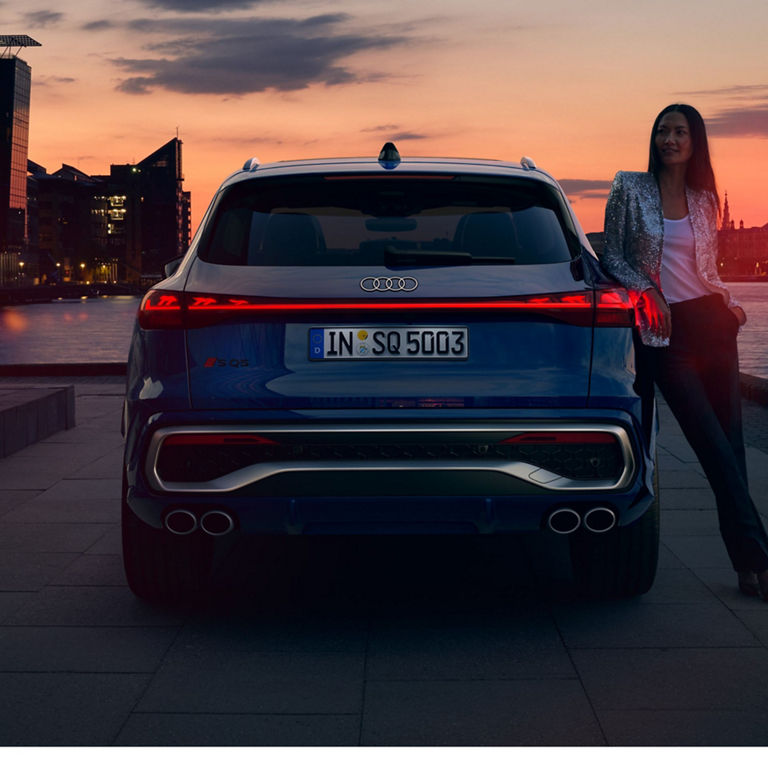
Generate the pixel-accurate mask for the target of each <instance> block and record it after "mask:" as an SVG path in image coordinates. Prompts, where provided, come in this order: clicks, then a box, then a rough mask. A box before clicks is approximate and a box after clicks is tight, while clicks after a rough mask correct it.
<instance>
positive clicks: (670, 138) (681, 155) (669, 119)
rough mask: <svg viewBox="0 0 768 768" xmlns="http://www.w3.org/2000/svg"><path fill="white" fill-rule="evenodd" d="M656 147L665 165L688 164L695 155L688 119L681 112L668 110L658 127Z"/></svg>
mask: <svg viewBox="0 0 768 768" xmlns="http://www.w3.org/2000/svg"><path fill="white" fill-rule="evenodd" d="M654 141H655V142H656V149H657V151H658V153H659V158H660V159H661V162H662V163H663V164H664V165H665V166H673V165H678V164H683V165H684V164H686V163H687V162H688V161H689V160H690V159H691V156H692V155H693V142H692V141H691V130H690V128H689V126H688V120H687V119H686V117H685V115H684V114H682V113H681V112H667V114H666V115H664V116H663V117H662V118H661V120H660V121H659V125H658V127H657V128H656V136H655V137H654Z"/></svg>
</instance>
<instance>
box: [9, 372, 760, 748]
mask: <svg viewBox="0 0 768 768" xmlns="http://www.w3.org/2000/svg"><path fill="white" fill-rule="evenodd" d="M10 383H12V382H10V381H9V380H0V386H3V385H8V384H10ZM58 383H74V384H75V392H76V414H77V426H76V427H75V428H74V429H71V430H68V431H63V432H58V433H56V434H55V435H53V436H51V437H49V438H47V439H45V440H43V441H41V442H38V443H36V444H35V445H32V446H30V447H28V448H25V449H23V450H21V451H19V452H17V453H14V454H12V455H11V456H8V457H6V458H4V459H2V460H0V746H10V745H93V746H95V745H244V746H245V745H285V746H289V745H338V746H345V745H402V746H412V745H435V746H436V745H508V746H516V745H552V746H555V745H766V744H768V605H766V604H763V603H761V602H760V601H757V600H755V599H749V598H746V597H743V596H741V595H740V594H739V593H738V592H737V591H736V589H735V578H734V575H733V573H732V572H731V569H730V565H729V562H728V560H727V557H726V555H725V551H724V547H723V545H722V543H721V541H720V537H719V535H718V532H717V522H716V514H715V511H714V501H713V498H712V494H711V492H710V491H709V489H708V487H707V484H706V482H705V480H704V478H703V476H702V474H701V470H700V468H699V466H698V464H697V463H696V461H695V459H694V457H693V455H692V453H691V451H690V449H689V448H688V447H687V445H686V444H685V442H684V440H683V439H682V437H681V436H680V433H679V431H678V429H677V426H676V424H674V422H673V421H672V420H671V418H669V416H668V414H667V413H666V411H664V412H663V413H662V431H661V435H660V445H661V452H660V455H661V465H662V475H661V486H662V503H663V515H662V549H661V561H660V568H659V573H658V578H657V581H656V584H655V586H654V588H653V589H652V590H651V592H650V593H649V594H647V595H645V596H643V597H641V598H638V599H633V600H627V601H611V602H584V601H580V600H578V599H576V598H575V597H572V596H569V594H568V591H567V589H564V588H562V587H561V586H560V585H559V580H560V578H561V577H563V578H565V577H567V573H565V572H564V568H565V566H564V565H563V563H564V558H562V557H558V553H557V551H556V549H557V547H559V546H562V543H563V541H562V539H559V538H557V537H554V535H553V538H552V541H547V542H545V543H541V540H540V539H539V540H527V539H524V538H521V539H516V540H514V542H512V543H510V542H507V543H505V544H499V543H497V542H492V541H471V542H468V541H461V540H456V539H451V540H447V541H430V540H424V539H421V540H417V541H413V540H411V541H407V540H399V539H386V540H383V539H380V540H377V541H373V542H355V543H354V544H353V543H351V542H347V543H344V542H338V541H334V540H327V541H326V540H323V541H318V542H315V543H313V544H312V545H310V546H308V547H302V546H301V544H300V543H299V544H297V546H295V547H290V548H288V549H286V550H284V551H281V552H279V553H275V555H274V559H273V562H271V563H270V564H264V563H263V562H261V561H258V560H256V559H255V558H254V553H253V552H249V551H248V547H247V545H246V546H242V547H240V548H238V549H236V550H235V551H233V552H231V553H229V555H228V556H227V557H224V558H222V564H221V569H220V571H219V573H218V575H217V579H216V582H217V583H216V587H217V589H215V590H211V592H210V593H208V594H206V595H203V596H201V597H200V598H199V599H197V600H196V601H195V602H194V603H193V604H191V605H189V606H187V607H185V608H184V609H181V610H177V611H168V610H160V609H157V608H152V607H149V606H147V605H144V604H142V603H141V602H140V601H138V600H136V599H135V598H134V597H133V596H132V595H131V593H130V592H129V591H128V589H127V587H126V586H125V582H124V578H123V573H122V561H121V556H120V525H119V517H120V498H119V497H120V460H121V452H122V439H121V437H120V432H119V423H120V407H121V396H122V390H123V384H122V380H121V379H119V378H113V377H103V378H93V377H92V378H88V379H76V380H74V382H73V380H71V379H68V380H66V382H58V381H56V380H50V379H46V380H26V381H25V385H29V386H52V385H56V384H58ZM745 412H746V422H747V438H748V443H749V448H748V458H749V464H750V471H751V479H752V489H753V495H754V496H755V499H756V501H757V503H758V506H759V507H760V509H761V511H762V513H763V514H764V515H766V514H768V409H766V408H761V407H760V406H756V405H754V404H752V403H746V404H745ZM537 541H538V543H537ZM294 543H295V542H294ZM558 563H559V565H558ZM265 591H266V592H267V594H268V595H270V596H271V597H267V598H264V597H263V596H262V593H263V592H265Z"/></svg>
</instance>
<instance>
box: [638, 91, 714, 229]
mask: <svg viewBox="0 0 768 768" xmlns="http://www.w3.org/2000/svg"><path fill="white" fill-rule="evenodd" d="M670 112H679V113H680V114H681V115H683V116H684V117H685V119H686V120H687V121H688V128H689V129H690V132H691V141H692V142H693V155H692V156H691V159H690V160H689V161H688V167H687V168H686V171H685V183H686V184H687V185H688V186H689V187H690V188H691V189H696V190H706V191H707V192H711V193H712V194H713V195H714V196H715V200H716V201H717V212H718V216H719V215H720V196H719V195H718V194H717V185H716V184H715V172H714V171H713V170H712V161H711V160H710V159H709V142H708V141H707V129H706V127H705V126H704V118H702V116H701V115H700V114H699V112H698V110H696V109H694V108H693V107H691V106H690V105H688V104H670V105H669V106H668V107H664V109H662V110H661V112H659V114H658V117H657V118H656V120H655V121H654V123H653V128H652V129H651V149H650V152H649V156H648V172H649V173H652V174H653V175H654V176H655V177H656V180H657V181H658V179H659V171H660V169H661V167H662V162H661V157H660V156H659V150H658V149H656V141H655V139H656V131H657V129H658V127H659V123H660V122H661V118H662V117H664V115H667V114H669V113H670Z"/></svg>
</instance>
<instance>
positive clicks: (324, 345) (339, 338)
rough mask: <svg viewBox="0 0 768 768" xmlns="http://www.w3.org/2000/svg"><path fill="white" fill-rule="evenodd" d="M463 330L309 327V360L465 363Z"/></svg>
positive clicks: (466, 350)
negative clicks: (443, 361)
mask: <svg viewBox="0 0 768 768" xmlns="http://www.w3.org/2000/svg"><path fill="white" fill-rule="evenodd" d="M468 357H469V331H468V330H467V328H464V327H460V328H459V327H429V328H424V327H415V326H396V327H395V326H388V327H387V326H385V327H376V328H372V327H364V328H361V327H359V326H357V327H351V326H347V327H342V328H311V329H310V331H309V359H310V360H466V359H467V358H468Z"/></svg>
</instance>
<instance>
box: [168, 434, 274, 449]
mask: <svg viewBox="0 0 768 768" xmlns="http://www.w3.org/2000/svg"><path fill="white" fill-rule="evenodd" d="M163 445H166V446H184V447H187V446H201V445H205V446H221V445H238V446H253V445H277V443H276V442H275V441H274V440H270V439H269V438H268V437H262V436H261V435H250V434H243V433H239V432H231V433H230V432H221V433H215V432H213V433H207V432H180V433H179V434H177V435H171V436H170V437H166V438H165V440H164V441H163Z"/></svg>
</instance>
